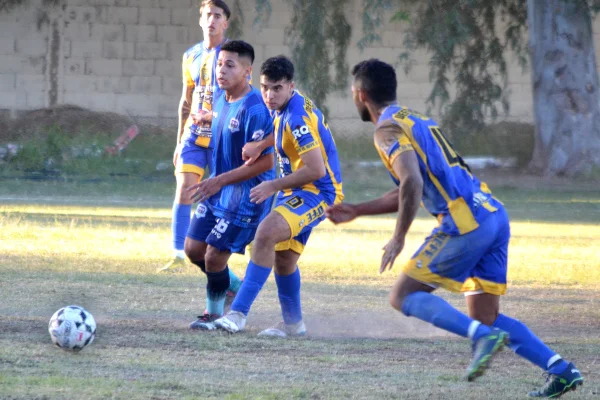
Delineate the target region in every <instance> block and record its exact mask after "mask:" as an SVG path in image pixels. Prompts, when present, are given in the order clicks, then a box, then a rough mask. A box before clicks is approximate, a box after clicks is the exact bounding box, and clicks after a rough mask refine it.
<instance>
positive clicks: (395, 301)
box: [389, 289, 405, 312]
mask: <svg viewBox="0 0 600 400" xmlns="http://www.w3.org/2000/svg"><path fill="white" fill-rule="evenodd" d="M404 298H405V296H404V295H402V294H401V292H399V291H398V290H395V289H392V291H390V296H389V300H390V305H391V306H392V308H394V309H395V310H396V311H400V312H402V305H403V304H404Z"/></svg>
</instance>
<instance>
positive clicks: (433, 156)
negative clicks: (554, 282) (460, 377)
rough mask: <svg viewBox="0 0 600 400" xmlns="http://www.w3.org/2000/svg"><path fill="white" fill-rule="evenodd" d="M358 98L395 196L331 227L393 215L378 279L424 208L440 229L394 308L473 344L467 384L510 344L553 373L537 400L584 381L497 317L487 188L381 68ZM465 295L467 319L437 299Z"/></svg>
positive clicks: (499, 257)
mask: <svg viewBox="0 0 600 400" xmlns="http://www.w3.org/2000/svg"><path fill="white" fill-rule="evenodd" d="M352 75H353V76H354V82H353V85H352V93H353V98H354V102H355V104H356V108H357V110H358V113H359V115H360V117H361V118H362V120H363V121H370V122H372V123H373V124H375V125H376V129H375V135H374V139H375V147H376V148H377V151H378V152H379V155H380V157H381V160H382V161H383V164H384V165H385V167H386V168H387V169H388V171H389V173H390V175H391V177H392V180H393V181H394V183H395V184H396V185H397V186H398V188H397V189H394V190H392V191H391V192H389V193H387V194H385V195H383V196H382V197H381V198H379V199H376V200H373V201H370V202H366V203H361V204H338V205H335V206H333V207H331V208H329V209H328V210H327V211H326V215H327V217H328V218H329V219H331V221H333V222H334V223H336V224H338V223H342V222H348V221H351V220H353V219H354V218H356V217H359V216H361V215H376V214H384V213H390V212H397V213H398V216H397V222H396V229H395V232H394V235H393V237H392V238H391V240H390V241H389V242H388V243H387V244H386V245H385V247H384V254H383V257H382V261H381V266H380V269H379V272H380V273H382V272H384V271H385V270H386V269H391V268H392V266H393V265H394V260H395V259H396V257H397V256H398V255H399V254H400V252H401V251H402V250H403V248H404V241H405V238H406V234H407V232H408V230H409V228H410V225H411V223H412V221H413V220H414V218H415V215H416V213H417V210H418V208H419V204H420V203H421V202H422V204H423V206H424V207H425V209H426V210H427V211H428V212H429V213H431V214H432V215H433V216H434V217H435V218H436V219H437V220H438V222H439V225H438V226H437V227H436V228H435V229H434V230H433V232H432V233H431V235H430V236H429V237H427V238H426V239H425V242H424V243H423V245H422V246H421V247H420V248H419V249H418V250H417V252H416V253H415V254H414V255H413V257H412V258H411V259H410V261H409V262H408V263H407V264H406V265H405V266H404V268H403V270H402V272H401V273H400V277H399V278H398V280H397V281H396V283H395V285H394V287H393V289H392V291H391V293H390V303H391V305H392V307H394V308H395V309H396V310H398V311H400V312H402V313H404V314H405V315H406V316H413V317H416V318H419V319H421V320H423V321H426V322H429V323H431V324H433V325H435V326H437V327H439V328H442V329H445V330H447V331H449V332H452V333H455V334H457V335H460V336H463V337H468V338H470V339H471V340H472V342H473V361H472V363H471V365H470V366H469V368H468V370H467V378H468V380H469V381H471V380H473V379H475V378H477V377H478V376H480V375H482V374H483V372H484V371H485V369H486V368H487V367H488V364H489V362H490V359H491V358H492V357H493V356H494V354H495V353H496V352H497V351H498V350H500V349H501V348H502V347H503V346H504V344H505V343H509V346H510V347H511V348H512V349H513V350H514V351H515V352H516V353H517V354H518V355H520V356H522V357H524V358H526V359H527V360H529V361H531V362H532V363H533V364H535V365H537V366H539V367H540V368H542V369H544V370H547V371H548V372H549V374H550V377H549V379H548V381H547V383H546V385H545V386H544V387H543V388H541V389H539V390H537V391H535V392H531V393H530V394H529V395H530V396H531V397H558V396H560V395H562V394H563V393H565V392H568V391H569V390H574V389H575V388H576V387H577V386H579V385H581V384H582V383H583V378H582V376H581V374H580V373H579V371H578V370H577V369H576V368H575V366H574V365H573V363H569V362H567V361H565V360H564V359H563V358H562V357H561V356H559V355H558V354H556V353H555V352H554V351H552V350H551V349H550V348H549V347H548V346H546V345H545V344H544V343H543V342H542V341H541V340H540V339H539V338H537V337H536V336H535V335H534V334H533V333H532V332H531V331H530V330H529V328H527V326H525V325H524V324H523V323H522V322H520V321H518V320H516V319H513V318H510V317H509V316H507V315H504V314H500V311H499V309H500V295H503V294H504V293H505V292H506V273H507V253H508V241H509V238H510V227H509V220H508V216H507V214H506V211H505V209H504V207H503V205H502V203H500V202H499V201H498V200H496V199H495V198H494V197H493V196H492V194H491V192H490V190H489V189H488V187H487V186H486V185H485V183H481V182H479V180H478V179H477V178H476V177H475V176H474V175H473V174H472V172H471V170H470V169H469V167H468V166H467V164H465V162H464V161H463V160H462V158H461V157H460V156H459V155H458V154H457V153H456V151H454V149H453V148H452V145H451V144H450V142H449V141H448V140H447V139H446V138H445V137H444V136H443V135H442V132H441V131H440V128H439V126H438V125H437V124H436V122H435V121H434V120H432V119H431V118H428V117H426V116H424V115H421V114H419V113H417V112H414V111H412V110H410V109H407V108H405V107H401V106H399V105H398V104H397V103H396V74H395V71H394V69H393V67H392V66H391V65H388V64H386V63H384V62H381V61H379V60H376V59H371V60H367V61H363V62H361V63H359V64H357V65H356V66H355V67H354V68H353V70H352ZM440 286H441V287H443V288H446V289H448V290H450V291H453V292H463V293H464V294H465V296H466V301H467V309H468V314H469V315H468V316H467V315H465V314H463V313H461V312H459V311H458V310H456V309H455V308H454V307H452V306H451V305H450V304H448V303H447V302H446V301H445V300H443V299H442V298H440V297H438V296H435V295H433V294H432V293H431V292H433V291H434V290H435V289H436V288H438V287H440Z"/></svg>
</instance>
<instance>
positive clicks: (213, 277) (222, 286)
mask: <svg viewBox="0 0 600 400" xmlns="http://www.w3.org/2000/svg"><path fill="white" fill-rule="evenodd" d="M255 232H256V229H255V228H242V227H239V226H237V225H235V224H233V223H231V222H230V221H228V220H226V219H225V218H219V219H218V220H217V223H216V224H215V225H214V227H213V229H212V230H211V232H210V234H209V235H208V237H207V239H206V242H207V243H208V245H209V246H208V248H207V251H206V276H207V285H206V299H207V303H206V309H207V311H206V313H207V314H208V315H209V316H210V319H211V322H212V321H214V322H216V321H217V320H219V319H220V318H221V317H222V316H223V312H224V308H225V303H226V299H227V291H228V290H229V289H230V288H231V275H232V274H231V272H230V270H229V267H228V266H227V261H228V260H229V257H230V256H231V254H232V253H240V254H243V253H244V249H245V247H246V246H247V245H248V243H250V241H252V238H253V237H254V234H255ZM244 322H245V321H244ZM240 325H241V323H240ZM216 327H217V325H216V324H211V325H210V327H207V329H216ZM241 329H243V326H242V327H241Z"/></svg>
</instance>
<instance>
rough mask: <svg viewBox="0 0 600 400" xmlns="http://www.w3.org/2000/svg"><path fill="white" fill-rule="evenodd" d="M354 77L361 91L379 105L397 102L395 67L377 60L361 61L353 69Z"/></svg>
mask: <svg viewBox="0 0 600 400" xmlns="http://www.w3.org/2000/svg"><path fill="white" fill-rule="evenodd" d="M352 75H353V76H354V80H355V82H356V86H357V87H358V88H359V89H362V90H364V91H365V92H366V93H367V95H368V96H369V97H370V98H371V99H372V100H373V101H374V102H375V103H377V104H385V103H388V102H391V101H395V100H396V87H397V86H398V83H397V81H396V71H394V67H392V66H391V65H390V64H387V63H385V62H383V61H380V60H378V59H376V58H371V59H369V60H365V61H361V62H359V63H358V64H356V65H355V66H354V68H352Z"/></svg>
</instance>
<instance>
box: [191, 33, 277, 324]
mask: <svg viewBox="0 0 600 400" xmlns="http://www.w3.org/2000/svg"><path fill="white" fill-rule="evenodd" d="M253 61H254V49H253V48H252V46H251V45H249V44H248V43H246V42H243V41H241V40H232V41H228V42H226V43H224V44H223V45H221V52H220V53H219V57H218V59H217V70H216V74H217V82H218V84H219V87H220V88H221V89H222V90H223V91H224V93H223V95H222V96H220V97H218V98H217V99H216V100H215V104H214V107H213V111H212V113H213V123H212V134H213V142H214V151H213V154H212V160H211V165H210V167H211V168H210V169H211V174H210V177H209V179H206V180H204V181H202V182H200V183H198V184H196V185H193V186H191V187H190V188H189V189H188V190H189V191H190V193H192V195H191V198H192V200H193V201H199V204H198V207H197V209H196V211H195V213H194V215H193V217H192V222H191V225H190V229H189V230H188V233H187V238H186V240H185V254H186V255H187V256H188V257H189V258H190V260H191V261H192V262H193V263H194V264H196V265H197V266H198V267H199V268H200V269H201V270H202V271H203V272H205V273H206V276H207V285H206V290H207V309H206V311H205V313H204V315H201V316H199V317H198V320H197V321H194V322H193V323H192V324H191V325H190V328H191V329H203V330H212V329H215V327H214V325H213V323H212V322H213V321H214V320H215V319H216V318H218V317H221V316H222V315H223V307H224V303H225V296H226V291H227V289H228V288H229V287H230V283H231V282H230V274H229V268H228V267H227V261H228V260H229V257H230V256H231V253H240V254H244V248H245V247H246V245H247V244H248V243H250V242H251V241H252V239H253V237H254V234H255V233H256V228H257V227H258V224H259V222H260V220H261V219H262V218H263V217H264V216H265V215H266V214H267V213H268V212H269V210H270V208H271V204H272V199H268V198H265V201H264V202H262V203H260V204H258V203H252V202H251V201H250V189H252V188H253V187H255V186H257V185H259V184H260V183H261V182H265V181H267V180H271V179H273V178H275V169H274V164H275V158H274V151H273V148H272V147H271V148H267V149H265V150H264V151H263V152H262V155H261V156H260V157H259V158H258V159H257V161H256V162H255V163H254V164H252V165H246V163H245V162H244V160H243V159H242V148H243V147H244V145H245V144H246V143H247V142H249V141H252V140H261V139H263V137H264V135H265V132H266V133H269V132H271V130H272V126H273V123H272V119H271V115H270V112H269V110H268V109H267V107H265V104H264V103H263V101H262V98H261V95H260V91H259V90H258V89H255V88H253V87H252V86H251V85H250V84H249V83H248V77H249V76H250V74H251V73H252V63H253Z"/></svg>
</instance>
